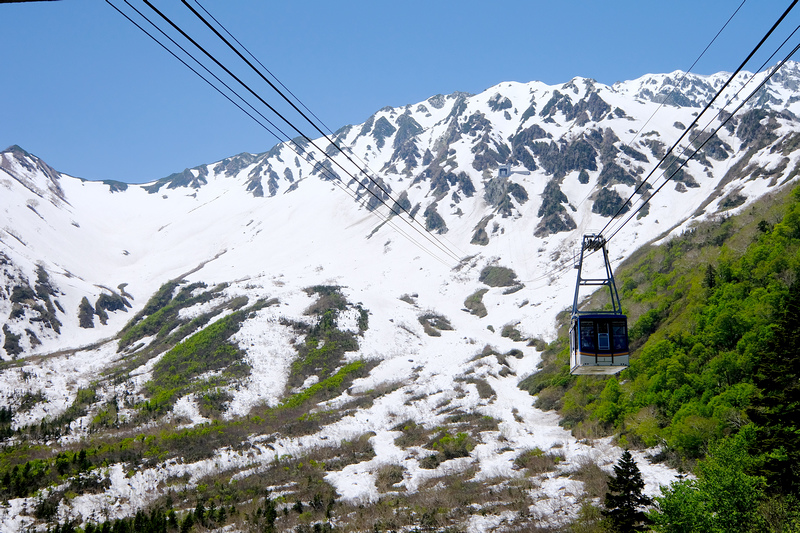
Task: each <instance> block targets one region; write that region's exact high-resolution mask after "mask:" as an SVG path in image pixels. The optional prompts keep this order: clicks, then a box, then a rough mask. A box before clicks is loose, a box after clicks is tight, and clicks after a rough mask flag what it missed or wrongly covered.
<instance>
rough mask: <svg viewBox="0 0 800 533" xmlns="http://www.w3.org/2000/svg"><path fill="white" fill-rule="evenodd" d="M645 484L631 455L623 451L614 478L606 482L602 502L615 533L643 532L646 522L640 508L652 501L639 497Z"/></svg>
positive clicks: (615, 467)
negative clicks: (604, 496)
mask: <svg viewBox="0 0 800 533" xmlns="http://www.w3.org/2000/svg"><path fill="white" fill-rule="evenodd" d="M642 490H644V480H643V479H642V473H641V472H640V471H639V467H638V466H636V461H635V460H634V459H633V457H632V456H631V452H629V451H628V450H625V452H624V453H623V454H622V457H621V458H620V460H619V462H618V463H617V464H616V465H614V475H613V476H612V477H611V479H609V480H608V492H607V493H606V498H605V502H604V506H605V509H604V510H603V516H605V517H606V518H607V519H608V521H609V523H610V525H611V526H612V527H613V528H614V531H620V532H623V533H627V532H629V531H646V530H647V524H648V523H649V519H648V518H647V516H646V515H645V514H644V511H642V510H641V507H644V506H647V505H650V504H652V503H653V500H652V499H650V498H649V497H648V496H645V495H644V494H642Z"/></svg>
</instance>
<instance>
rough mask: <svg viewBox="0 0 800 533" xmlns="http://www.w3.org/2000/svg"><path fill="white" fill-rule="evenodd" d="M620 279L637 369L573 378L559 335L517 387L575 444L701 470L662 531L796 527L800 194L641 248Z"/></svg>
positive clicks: (599, 300) (799, 490)
mask: <svg viewBox="0 0 800 533" xmlns="http://www.w3.org/2000/svg"><path fill="white" fill-rule="evenodd" d="M698 265H700V266H699V267H698ZM617 279H618V283H619V286H620V288H621V296H622V303H623V307H624V308H625V310H626V312H627V314H628V316H629V318H630V319H631V323H632V324H633V325H632V327H631V328H630V338H631V347H632V348H633V349H634V354H633V357H632V360H631V364H630V367H629V368H628V369H627V370H625V371H623V372H622V374H621V375H620V376H619V378H616V377H612V378H605V379H603V378H597V377H590V376H580V377H575V376H570V375H569V369H568V366H567V359H566V358H567V350H568V348H567V346H566V343H565V340H564V338H563V337H565V336H566V335H563V336H562V337H561V340H559V341H557V342H556V343H553V345H551V346H550V347H549V348H548V350H547V352H546V353H545V358H544V359H545V362H544V366H543V370H542V372H540V373H539V374H535V375H533V376H531V377H530V378H528V379H526V380H523V382H522V383H521V384H520V385H521V386H522V387H524V388H526V389H527V390H529V391H531V392H532V393H534V394H538V398H537V405H538V406H539V407H542V408H546V409H553V408H555V409H558V410H559V412H560V413H561V415H562V417H563V422H562V424H563V425H564V426H565V427H568V428H571V429H572V430H573V433H574V434H575V435H576V436H579V437H581V436H583V437H593V436H599V435H608V434H616V438H617V440H618V442H619V443H620V444H622V445H624V446H634V447H650V446H655V445H657V444H660V445H662V446H663V457H664V458H665V459H667V460H668V461H670V462H671V463H672V464H673V465H677V466H682V467H683V468H694V472H695V474H696V475H697V476H698V477H697V480H692V481H683V482H679V483H676V484H673V485H672V486H671V487H669V488H668V489H666V490H665V492H664V494H663V496H662V497H661V498H659V499H658V505H657V508H656V511H655V514H654V520H655V521H656V529H657V530H658V531H670V532H672V531H705V530H710V531H765V530H772V531H781V530H789V529H784V528H790V526H791V527H797V525H800V521H798V520H800V519H799V518H798V516H797V513H796V512H795V511H794V510H793V509H794V508H795V505H794V503H793V502H795V501H796V500H797V498H798V496H799V495H800V482H798V481H797V475H796V472H797V471H798V468H800V452H799V451H798V449H800V430H798V429H797V426H796V424H795V423H794V421H795V420H797V419H798V418H800V384H799V383H798V381H797V365H796V353H797V345H798V342H800V333H798V331H800V318H798V314H797V309H798V307H797V303H798V301H800V188H797V189H795V190H794V191H792V192H791V193H789V194H784V195H783V196H780V197H775V198H765V199H763V200H762V201H761V202H760V203H759V204H758V205H756V206H754V207H753V208H752V209H750V210H749V211H745V212H744V213H743V214H741V215H739V216H737V217H731V218H727V219H723V220H720V221H717V222H710V223H706V224H703V225H700V226H698V227H696V228H694V229H692V230H691V231H689V232H687V233H685V234H684V235H682V236H680V237H678V238H675V239H673V240H671V241H669V242H667V243H666V244H665V245H663V246H661V247H658V248H650V249H645V250H641V251H640V252H639V253H638V254H636V256H635V257H633V258H631V260H630V261H628V263H627V264H626V265H624V267H623V268H620V269H618V272H617ZM604 298H607V296H603V295H595V304H596V305H599V306H601V307H602V305H603V304H604ZM790 421H791V422H790ZM708 450H711V451H710V452H708ZM707 453H708V455H706V454H707ZM695 465H696V467H695ZM690 518H691V519H690ZM767 522H769V523H767ZM679 524H684V526H685V527H684V526H680V525H679ZM689 524H691V525H689ZM776 524H777V525H776Z"/></svg>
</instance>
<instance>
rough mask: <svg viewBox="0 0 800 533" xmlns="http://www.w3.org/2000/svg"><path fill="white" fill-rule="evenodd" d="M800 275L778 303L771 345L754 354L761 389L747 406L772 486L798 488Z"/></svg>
mask: <svg viewBox="0 0 800 533" xmlns="http://www.w3.org/2000/svg"><path fill="white" fill-rule="evenodd" d="M799 302H800V281H795V282H794V283H793V284H792V285H791V286H790V287H789V290H788V292H787V294H786V296H785V297H784V298H783V301H781V302H780V304H779V305H777V306H776V314H777V315H778V316H777V321H776V322H777V323H776V324H775V334H774V337H773V339H772V342H771V343H770V344H771V345H770V346H768V348H767V349H766V350H764V351H763V352H761V353H760V354H759V358H758V359H757V360H756V368H755V376H754V379H753V382H754V383H755V385H756V386H758V387H759V389H760V394H759V396H758V397H757V398H756V399H755V401H754V402H753V406H752V408H751V409H750V411H749V413H748V414H749V415H750V417H751V419H752V420H753V421H754V422H755V423H756V424H757V425H758V430H757V442H756V445H755V446H754V448H755V450H756V451H758V452H760V453H762V454H763V457H764V464H763V467H762V472H761V473H762V474H763V475H764V476H765V477H766V478H767V481H768V483H769V489H770V491H771V492H779V493H780V492H783V493H795V494H798V493H800V481H799V480H798V472H800V424H798V423H797V421H798V420H800V380H798V367H799V366H800V365H798V359H797V350H798V348H797V347H798V346H800V314H799V313H798V303H799Z"/></svg>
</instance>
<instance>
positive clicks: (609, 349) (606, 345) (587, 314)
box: [569, 234, 630, 375]
mask: <svg viewBox="0 0 800 533" xmlns="http://www.w3.org/2000/svg"><path fill="white" fill-rule="evenodd" d="M595 251H602V253H603V261H604V262H605V271H606V276H605V278H600V279H597V278H586V279H585V278H583V277H582V273H583V260H584V257H585V255H586V253H587V252H595ZM575 268H576V269H577V270H578V281H577V283H576V285H575V299H574V301H573V302H572V322H571V325H570V328H569V340H570V373H571V374H573V375H586V374H589V375H613V374H617V373H618V372H620V371H622V370H624V369H625V368H627V367H628V358H629V355H630V354H629V351H628V317H626V316H625V315H624V314H622V305H621V304H620V301H619V295H618V294H617V286H616V284H615V283H614V274H613V273H612V271H611V263H610V262H609V260H608V251H607V250H606V239H605V237H603V236H602V235H594V234H589V235H584V236H583V242H582V244H581V255H580V258H579V259H578V262H577V263H576V265H575ZM584 285H596V286H603V285H605V286H607V287H608V290H609V292H610V293H611V310H595V311H579V310H578V296H579V292H580V288H581V286H584Z"/></svg>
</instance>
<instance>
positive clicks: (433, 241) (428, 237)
mask: <svg viewBox="0 0 800 533" xmlns="http://www.w3.org/2000/svg"><path fill="white" fill-rule="evenodd" d="M144 3H145V4H147V5H148V7H150V9H152V10H153V11H154V12H155V13H156V14H158V15H159V16H160V17H161V18H162V19H163V20H164V21H165V22H167V24H169V25H170V26H172V28H173V29H175V30H176V31H177V32H178V33H180V34H181V35H182V36H183V37H184V38H185V39H187V40H188V41H189V42H190V43H192V45H194V46H195V47H196V48H197V49H198V50H200V51H201V52H203V54H205V55H206V57H208V58H209V59H211V60H212V61H213V62H214V63H215V64H216V65H217V66H218V67H220V68H221V69H222V70H224V71H225V73H226V74H227V75H228V76H230V77H231V78H233V79H234V80H236V81H237V82H238V83H239V84H240V85H241V86H242V87H244V88H245V89H247V91H248V92H250V94H252V95H253V96H254V97H255V98H256V99H258V101H260V102H261V103H262V104H263V105H264V106H266V107H267V108H268V109H269V110H270V111H271V112H273V113H274V114H275V115H276V116H278V117H279V118H280V119H281V120H282V121H283V122H285V123H286V124H287V125H289V126H290V127H291V128H292V129H293V130H295V131H296V132H297V133H298V134H299V135H300V136H301V137H302V138H303V139H305V141H306V142H308V143H309V144H311V145H312V146H313V147H314V148H316V149H317V150H318V151H319V152H320V153H321V154H324V156H325V157H327V158H328V160H330V161H331V162H332V163H333V164H335V165H336V166H337V167H339V168H340V169H341V170H342V171H343V172H344V173H345V174H347V175H348V176H349V177H350V178H352V179H353V180H355V181H356V183H359V184H360V183H361V182H360V181H359V180H358V179H356V177H355V176H354V175H353V174H352V173H351V172H350V171H348V170H347V169H346V168H344V167H343V166H342V165H341V164H340V163H339V162H338V161H336V160H335V159H334V158H332V157H331V156H329V155H328V154H327V153H326V152H325V151H324V150H322V149H321V148H320V147H319V146H317V144H316V143H315V142H314V141H313V140H312V139H310V138H309V137H308V136H307V135H306V134H305V133H303V132H302V131H301V130H300V129H299V128H298V127H297V126H296V125H295V124H294V123H292V122H291V121H290V120H288V119H287V118H286V117H285V116H284V115H283V114H281V113H280V112H279V111H278V110H277V109H275V108H274V107H273V106H272V105H270V104H269V103H268V102H267V101H266V100H264V98H263V97H261V96H260V95H259V94H258V93H256V92H255V91H254V90H253V89H252V88H251V87H250V86H249V85H248V84H246V83H245V82H243V81H242V80H241V79H240V78H239V77H238V76H236V75H235V74H234V73H233V72H231V70H230V69H229V68H228V67H226V66H225V65H223V64H222V63H221V62H220V61H219V60H218V59H217V58H216V57H214V56H213V55H212V54H211V53H209V52H208V50H206V49H205V48H204V47H203V46H201V45H200V44H199V43H198V42H197V41H196V40H195V39H193V38H192V37H191V36H189V35H188V34H187V33H186V32H185V31H184V30H183V29H182V28H180V27H179V26H178V25H177V24H175V23H174V22H173V21H172V20H171V19H170V18H169V17H167V16H166V15H165V14H164V13H163V12H161V11H160V10H159V9H158V8H157V7H155V6H154V5H153V4H152V3H151V2H150V1H149V0H144ZM184 3H185V2H184ZM188 7H189V9H190V10H192V11H193V12H194V13H195V14H196V15H197V16H199V17H200V18H201V19H202V16H201V15H200V14H199V13H197V12H196V11H195V10H194V9H193V8H192V7H191V6H188ZM202 20H205V19H202ZM205 22H206V23H207V21H205ZM212 31H214V32H215V33H216V34H217V35H218V36H220V38H222V39H223V40H224V41H225V42H226V44H228V45H229V46H230V43H229V42H228V41H227V40H226V39H225V38H224V37H222V36H221V35H220V34H219V32H217V31H216V29H214V28H213V27H212ZM234 51H235V52H236V53H237V55H239V56H240V57H241V53H240V52H239V51H238V50H235V48H234ZM244 60H245V62H246V63H248V64H249V65H250V66H251V67H252V63H250V62H249V61H248V60H247V59H246V58H244ZM259 75H261V76H262V77H263V75H262V74H260V73H259ZM265 81H267V83H269V84H270V85H271V86H273V87H274V84H272V83H271V82H270V81H269V80H266V78H265ZM275 90H276V91H277V88H276V89H275ZM278 92H280V91H278ZM284 98H285V96H284ZM290 103H291V102H290ZM291 105H292V106H293V107H294V108H295V109H297V106H296V105H294V104H293V103H291ZM298 111H299V110H298ZM299 112H300V113H301V115H303V116H304V117H305V118H306V120H309V119H308V117H307V116H306V115H305V114H303V113H302V111H299ZM312 124H313V123H312ZM314 127H315V128H316V129H318V130H319V128H318V127H317V126H316V125H314ZM326 138H327V136H326ZM337 148H338V147H337ZM345 157H347V156H346V154H345ZM348 159H349V157H348ZM350 161H351V163H352V160H350ZM356 167H357V165H356ZM367 178H368V179H369V180H370V181H371V182H372V183H374V184H376V186H378V187H379V189H380V190H381V191H384V192H385V190H384V189H383V188H382V187H380V185H379V184H377V182H376V181H375V180H374V179H373V178H372V177H371V176H369V175H367ZM365 189H366V190H367V191H368V192H369V193H370V194H372V195H373V196H374V197H375V198H376V199H377V200H378V201H379V202H381V203H382V204H383V205H385V206H386V207H387V208H388V209H389V210H390V211H392V213H394V214H395V215H399V213H398V212H397V211H396V210H395V209H394V207H393V206H389V205H388V204H387V203H386V202H385V201H384V200H383V199H382V198H380V196H378V194H376V193H375V192H374V191H372V190H371V189H370V188H369V187H365ZM387 196H389V197H390V198H391V195H388V194H387ZM395 205H397V206H398V207H400V208H401V209H402V210H403V211H404V212H406V213H407V214H408V215H409V218H410V219H411V221H412V222H413V221H414V219H413V218H412V217H411V216H410V213H408V212H407V211H406V210H405V208H403V207H402V206H401V205H399V203H398V202H397V201H396V200H395ZM400 218H401V220H403V221H404V222H406V223H408V224H409V225H410V226H411V227H412V228H414V229H415V231H417V233H419V234H420V235H422V236H423V237H424V238H425V239H426V240H428V241H429V242H431V244H433V245H434V246H435V247H437V248H439V249H440V250H441V251H442V252H444V253H445V254H447V255H449V256H450V257H451V258H452V259H453V260H455V261H459V260H460V257H459V256H458V255H457V254H456V253H454V252H453V251H451V250H449V249H448V248H447V247H445V246H444V245H443V244H442V243H441V242H439V241H438V240H437V239H433V238H432V236H431V235H430V233H428V232H427V231H421V230H420V229H419V228H418V227H417V226H415V225H414V224H413V223H412V222H409V220H407V219H405V218H403V217H400ZM417 224H419V223H417Z"/></svg>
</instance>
